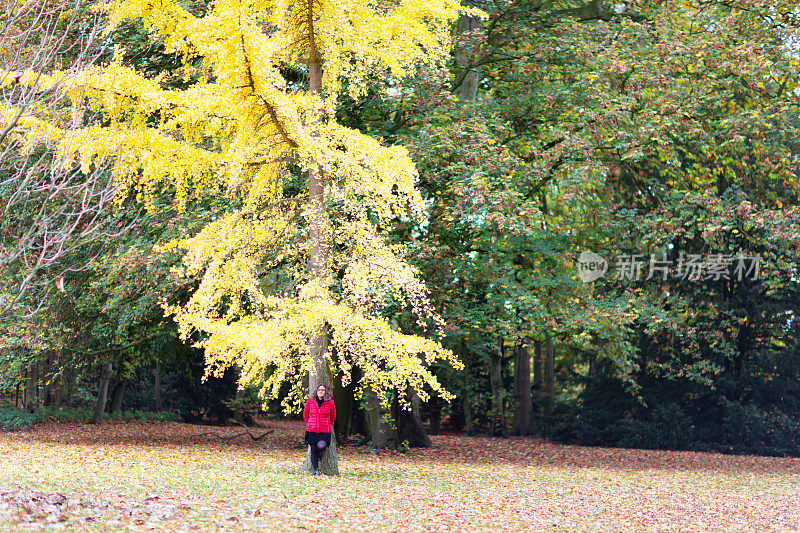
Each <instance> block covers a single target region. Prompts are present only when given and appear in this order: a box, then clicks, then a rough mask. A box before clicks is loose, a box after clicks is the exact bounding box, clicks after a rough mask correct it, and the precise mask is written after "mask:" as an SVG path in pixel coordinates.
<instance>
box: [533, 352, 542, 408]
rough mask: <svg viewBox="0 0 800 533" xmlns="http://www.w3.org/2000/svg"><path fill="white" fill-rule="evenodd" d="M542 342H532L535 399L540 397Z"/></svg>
mask: <svg viewBox="0 0 800 533" xmlns="http://www.w3.org/2000/svg"><path fill="white" fill-rule="evenodd" d="M543 383H544V380H543V379H542V341H538V340H537V341H533V391H534V394H536V397H537V398H541V397H542V393H543V392H544V391H543V388H544V385H543Z"/></svg>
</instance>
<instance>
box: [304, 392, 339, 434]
mask: <svg viewBox="0 0 800 533" xmlns="http://www.w3.org/2000/svg"><path fill="white" fill-rule="evenodd" d="M303 420H305V421H306V431H313V432H314V433H330V432H331V426H332V425H333V421H334V420H336V406H334V405H333V400H332V399H331V400H328V401H326V402H324V403H323V404H322V406H319V405H317V400H315V399H314V398H309V399H308V400H307V401H306V407H305V409H303Z"/></svg>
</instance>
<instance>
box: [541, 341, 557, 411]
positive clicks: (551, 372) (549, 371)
mask: <svg viewBox="0 0 800 533" xmlns="http://www.w3.org/2000/svg"><path fill="white" fill-rule="evenodd" d="M544 381H545V383H544V395H545V399H546V401H547V403H546V404H545V406H544V409H545V414H547V415H551V414H553V398H554V395H553V391H554V388H555V386H554V385H555V383H554V381H555V348H554V347H553V336H552V335H550V334H549V333H548V334H547V337H546V339H545V361H544Z"/></svg>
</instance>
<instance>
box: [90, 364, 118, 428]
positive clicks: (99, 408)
mask: <svg viewBox="0 0 800 533" xmlns="http://www.w3.org/2000/svg"><path fill="white" fill-rule="evenodd" d="M113 369H114V367H113V365H112V363H110V362H109V363H103V371H102V373H101V374H100V386H99V387H98V390H97V404H96V405H95V408H94V417H93V418H92V423H93V424H102V423H103V415H105V411H106V399H107V398H108V382H109V381H111V371H112V370H113Z"/></svg>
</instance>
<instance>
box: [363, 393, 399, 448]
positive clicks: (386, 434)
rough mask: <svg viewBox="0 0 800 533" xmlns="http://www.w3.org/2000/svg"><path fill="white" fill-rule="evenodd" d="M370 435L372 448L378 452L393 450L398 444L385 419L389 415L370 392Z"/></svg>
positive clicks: (376, 397)
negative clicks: (386, 449)
mask: <svg viewBox="0 0 800 533" xmlns="http://www.w3.org/2000/svg"><path fill="white" fill-rule="evenodd" d="M368 402H369V407H370V409H369V434H370V438H371V440H372V447H373V448H375V449H378V450H382V449H385V448H391V447H393V446H394V445H395V444H396V435H395V432H394V431H393V430H392V428H391V426H389V424H387V423H386V422H385V420H384V417H385V416H386V415H387V414H388V413H389V412H388V411H387V410H386V409H384V407H383V406H381V404H380V401H379V400H378V396H377V395H376V394H375V393H374V392H372V391H370V393H369V397H368Z"/></svg>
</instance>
